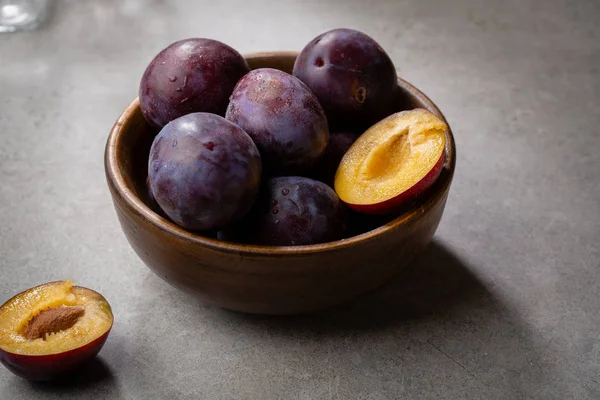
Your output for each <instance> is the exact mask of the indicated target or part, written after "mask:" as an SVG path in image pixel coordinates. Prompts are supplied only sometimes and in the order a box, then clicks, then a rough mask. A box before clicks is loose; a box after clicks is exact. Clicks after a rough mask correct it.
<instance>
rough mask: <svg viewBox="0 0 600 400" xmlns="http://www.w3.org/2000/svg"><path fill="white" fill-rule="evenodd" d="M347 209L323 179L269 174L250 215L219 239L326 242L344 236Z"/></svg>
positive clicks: (287, 243) (273, 243)
mask: <svg viewBox="0 0 600 400" xmlns="http://www.w3.org/2000/svg"><path fill="white" fill-rule="evenodd" d="M346 219H347V210H346V208H345V205H344V204H343V203H342V202H341V201H340V199H339V198H338V196H337V194H336V193H335V191H333V189H331V188H330V187H329V186H327V185H325V184H324V183H322V182H319V181H316V180H313V179H310V178H304V177H297V176H282V177H276V178H271V179H270V180H269V181H268V182H267V183H266V185H265V186H264V187H263V188H262V189H261V192H260V194H259V196H258V198H257V200H256V203H255V205H254V208H253V209H252V210H251V211H250V214H249V217H248V218H245V219H244V220H243V221H242V223H241V224H240V225H241V232H242V234H241V235H240V234H239V232H238V233H237V235H236V234H235V233H234V234H233V235H223V234H222V235H221V238H222V239H226V238H227V236H229V238H242V240H243V241H245V242H247V243H252V244H258V245H267V246H298V245H310V244H317V243H325V242H330V241H334V240H338V239H341V238H343V237H344V234H345V231H346V223H347V221H346Z"/></svg>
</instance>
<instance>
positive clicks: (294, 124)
mask: <svg viewBox="0 0 600 400" xmlns="http://www.w3.org/2000/svg"><path fill="white" fill-rule="evenodd" d="M226 118H227V119H228V120H230V121H232V122H233V123H235V124H237V125H239V126H240V127H241V128H242V129H244V130H245V131H246V132H248V134H249V135H250V137H252V140H254V143H256V146H257V147H258V149H259V151H260V153H261V157H262V161H263V164H264V167H265V170H268V172H269V174H271V175H293V174H300V173H303V172H306V171H308V170H309V169H310V168H312V167H313V166H314V165H315V164H316V163H317V162H318V161H319V159H320V158H321V156H322V155H323V152H324V151H325V148H326V146H327V142H328V140H329V127H328V124H327V118H326V117H325V113H324V111H323V108H322V107H321V105H320V104H319V101H318V100H317V98H316V97H315V95H314V94H313V93H311V91H310V90H309V89H308V88H307V87H306V85H304V84H303V83H302V82H301V81H300V80H299V79H297V78H295V77H293V76H292V75H290V74H287V73H285V72H282V71H279V70H276V69H271V68H261V69H256V70H253V71H252V72H250V73H248V74H247V75H245V76H244V77H243V78H242V79H240V81H239V82H238V83H237V85H236V87H235V89H234V90H233V94H232V95H231V101H230V103H229V106H228V107H227V113H226Z"/></svg>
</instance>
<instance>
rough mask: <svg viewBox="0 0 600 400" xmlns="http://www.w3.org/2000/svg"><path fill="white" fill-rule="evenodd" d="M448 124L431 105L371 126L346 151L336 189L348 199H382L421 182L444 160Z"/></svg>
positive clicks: (361, 201) (356, 201)
mask: <svg viewBox="0 0 600 400" xmlns="http://www.w3.org/2000/svg"><path fill="white" fill-rule="evenodd" d="M447 131H448V126H447V125H446V124H445V123H444V122H443V121H442V120H441V119H439V118H438V117H437V116H435V115H434V114H432V113H431V112H429V111H426V110H422V109H416V110H410V111H403V112H399V113H396V114H393V115H391V116H389V117H387V118H385V119H383V120H382V121H380V122H379V123H377V124H375V125H374V126H372V127H371V128H369V129H368V130H367V131H366V132H365V133H363V134H362V135H361V136H360V137H359V138H358V140H357V141H356V142H355V143H354V144H353V145H352V147H351V148H350V149H349V150H348V152H347V153H346V154H345V155H344V157H343V159H342V161H341V162H340V166H339V168H338V170H337V173H336V177H335V190H336V192H337V193H338V196H339V197H340V199H341V200H342V201H344V202H345V203H348V204H356V205H363V204H367V205H370V204H378V203H383V202H385V201H386V200H389V199H391V198H394V197H395V196H398V195H399V194H401V193H403V192H405V191H407V190H408V189H410V188H411V187H413V186H414V185H416V184H417V183H418V182H420V181H421V180H422V179H423V178H424V177H425V176H427V174H428V173H429V172H430V171H431V170H432V169H433V168H434V167H435V166H436V164H437V163H438V162H439V161H440V157H442V156H443V154H444V148H445V145H446V136H445V133H446V132H447Z"/></svg>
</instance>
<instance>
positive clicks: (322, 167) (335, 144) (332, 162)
mask: <svg viewBox="0 0 600 400" xmlns="http://www.w3.org/2000/svg"><path fill="white" fill-rule="evenodd" d="M358 136H359V135H357V134H356V133H354V132H331V133H330V134H329V144H328V145H327V149H325V153H324V154H323V157H322V158H321V160H320V161H319V163H318V164H317V165H316V166H315V168H314V170H313V174H312V177H313V178H314V179H316V180H318V181H321V182H323V183H325V184H327V185H328V186H329V187H331V188H333V183H334V181H335V173H336V171H337V168H338V166H339V165H340V161H342V158H343V157H344V154H346V152H347V151H348V149H349V148H350V147H351V146H352V144H353V143H354V142H355V141H356V139H357V138H358Z"/></svg>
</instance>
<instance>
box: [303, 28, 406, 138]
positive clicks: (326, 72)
mask: <svg viewBox="0 0 600 400" xmlns="http://www.w3.org/2000/svg"><path fill="white" fill-rule="evenodd" d="M293 75H294V76H296V77H298V78H299V79H300V80H301V81H302V82H304V83H305V84H306V85H307V86H308V87H309V88H310V90H312V92H313V93H314V94H315V95H316V96H317V98H318V99H319V102H320V103H321V105H322V106H323V109H324V110H325V114H326V115H327V119H328V120H329V124H330V127H331V128H332V129H340V128H342V129H343V128H346V129H347V128H350V129H353V128H357V126H358V127H360V128H361V129H362V128H367V127H369V126H371V125H372V124H374V123H375V122H377V121H379V120H380V119H382V118H384V117H386V116H387V115H389V114H390V113H391V112H392V111H393V106H394V97H395V95H396V90H397V89H396V86H397V82H396V80H397V76H396V69H395V67H394V64H393V62H392V60H391V59H390V57H389V56H388V55H387V53H386V52H385V51H384V50H383V49H382V48H381V46H379V44H377V42H376V41H375V40H373V39H372V38H371V37H369V36H367V35H366V34H364V33H362V32H359V31H355V30H352V29H334V30H331V31H329V32H325V33H323V34H321V35H319V36H317V37H316V38H314V39H313V40H312V41H311V42H310V43H308V44H307V45H306V46H305V47H304V49H302V51H301V52H300V54H299V55H298V58H296V62H295V63H294V69H293Z"/></svg>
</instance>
